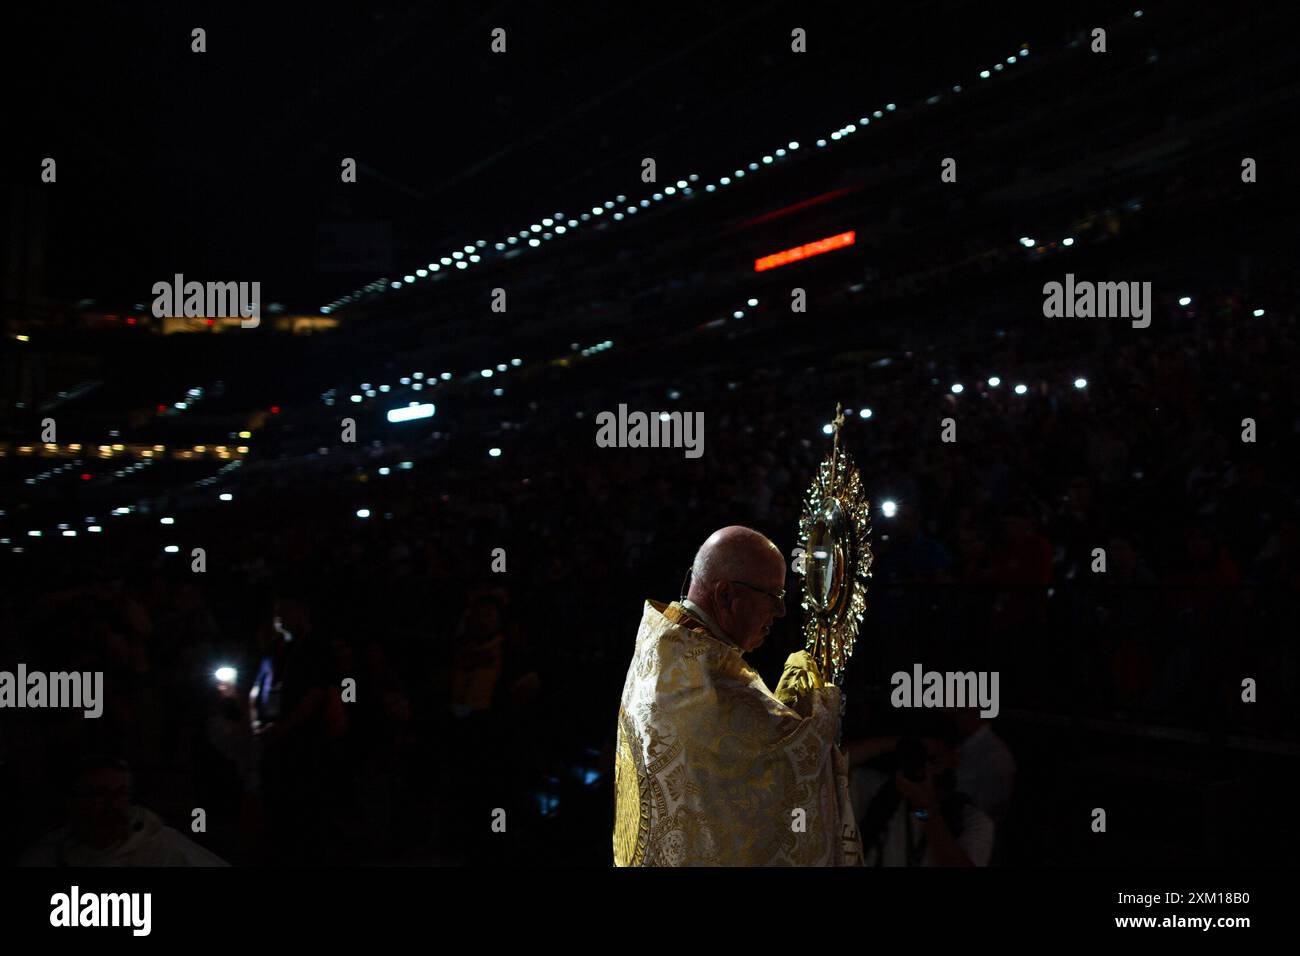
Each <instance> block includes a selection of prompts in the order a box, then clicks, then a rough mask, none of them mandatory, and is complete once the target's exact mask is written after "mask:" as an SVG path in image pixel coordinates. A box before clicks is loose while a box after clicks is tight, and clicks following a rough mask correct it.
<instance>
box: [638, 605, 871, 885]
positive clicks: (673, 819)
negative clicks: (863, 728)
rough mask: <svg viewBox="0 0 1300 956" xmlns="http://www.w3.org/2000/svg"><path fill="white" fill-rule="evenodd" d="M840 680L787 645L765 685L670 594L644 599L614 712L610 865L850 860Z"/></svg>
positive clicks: (856, 856) (852, 839)
mask: <svg viewBox="0 0 1300 956" xmlns="http://www.w3.org/2000/svg"><path fill="white" fill-rule="evenodd" d="M839 723H840V689H839V688H838V687H835V686H834V685H827V684H825V683H824V682H823V681H822V679H821V676H820V675H819V674H818V672H817V668H816V666H815V665H814V664H813V662H812V660H811V658H809V657H808V655H807V654H806V653H804V652H803V651H800V652H799V653H797V654H791V655H790V657H789V659H788V660H787V661H786V668H785V673H784V674H783V675H782V677H781V681H780V683H779V684H778V685H777V689H776V693H775V694H773V693H772V692H771V691H769V690H768V689H767V685H765V684H764V683H763V679H762V678H761V677H760V676H759V675H758V673H757V672H756V671H755V670H754V669H753V668H751V667H750V666H749V665H748V664H747V663H745V660H744V658H743V657H742V656H741V653H740V650H739V649H738V648H736V647H735V646H733V645H731V644H728V643H726V642H725V641H722V640H719V639H718V638H717V637H714V636H713V634H711V633H710V632H709V630H708V628H707V627H706V626H705V625H704V624H703V623H702V622H700V621H698V620H696V619H695V618H693V617H691V615H690V614H689V613H688V612H687V611H686V610H685V609H684V608H683V607H682V606H681V605H680V604H677V603H676V602H674V603H673V604H670V605H667V606H665V605H663V604H661V603H659V602H656V601H647V602H646V605H645V612H644V615H643V616H642V618H641V627H640V629H639V630H638V632H637V638H636V649H635V651H634V652H633V655H632V663H631V666H630V667H629V668H628V672H627V681H626V683H625V684H624V687H623V699H622V702H621V704H620V706H619V714H618V741H617V755H616V758H615V768H614V782H615V791H616V807H615V821H614V864H615V865H616V866H780V865H796V866H854V865H861V863H862V845H861V842H860V840H859V838H858V832H857V826H856V823H855V820H854V815H853V810H852V807H851V804H850V803H849V793H848V777H847V765H846V763H845V759H844V755H843V754H842V753H841V752H840V750H839V748H838V747H837V746H836V745H835V740H836V737H837V734H838V731H839Z"/></svg>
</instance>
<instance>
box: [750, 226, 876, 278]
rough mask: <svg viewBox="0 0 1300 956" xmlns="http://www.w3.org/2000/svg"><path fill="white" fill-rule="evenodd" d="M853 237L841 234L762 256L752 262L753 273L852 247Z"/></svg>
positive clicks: (849, 234)
mask: <svg viewBox="0 0 1300 956" xmlns="http://www.w3.org/2000/svg"><path fill="white" fill-rule="evenodd" d="M854 236H855V234H854V233H853V232H841V233H839V234H838V235H834V236H828V237H826V238H825V239H818V240H817V241H816V242H809V243H806V244H804V245H802V246H795V247H794V248H793V249H785V250H783V251H781V252H776V253H773V254H772V255H770V256H763V258H761V259H755V260H754V271H755V272H765V271H767V270H768V269H775V268H777V267H778V266H783V265H787V264H789V263H791V262H798V261H799V260H800V259H807V258H808V257H810V256H819V255H821V254H822V253H824V252H831V251H833V250H835V249H843V248H844V247H845V246H851V245H853V243H854Z"/></svg>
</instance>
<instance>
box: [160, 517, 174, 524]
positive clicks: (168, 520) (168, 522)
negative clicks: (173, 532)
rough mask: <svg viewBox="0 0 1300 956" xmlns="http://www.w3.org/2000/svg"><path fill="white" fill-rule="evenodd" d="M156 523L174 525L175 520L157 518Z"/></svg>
mask: <svg viewBox="0 0 1300 956" xmlns="http://www.w3.org/2000/svg"><path fill="white" fill-rule="evenodd" d="M158 523H159V524H175V523H176V519H175V518H159V519H158Z"/></svg>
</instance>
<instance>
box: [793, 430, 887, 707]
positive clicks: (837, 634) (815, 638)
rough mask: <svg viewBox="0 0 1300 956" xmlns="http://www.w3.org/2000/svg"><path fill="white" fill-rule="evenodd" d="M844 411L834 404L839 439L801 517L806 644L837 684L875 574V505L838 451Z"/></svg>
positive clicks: (845, 456)
mask: <svg viewBox="0 0 1300 956" xmlns="http://www.w3.org/2000/svg"><path fill="white" fill-rule="evenodd" d="M843 424H844V412H843V410H842V408H841V406H840V405H839V404H837V405H836V406H835V421H834V423H833V428H834V430H835V440H834V442H833V444H832V445H831V453H830V457H829V458H827V459H826V460H825V461H823V462H822V463H821V466H820V467H819V468H818V469H817V475H816V477H815V478H813V482H812V485H811V486H810V487H809V488H808V495H807V497H806V498H805V499H804V506H803V515H802V516H801V517H800V519H799V544H800V546H801V547H802V548H803V560H802V561H801V562H800V564H799V565H797V570H798V571H799V572H800V573H802V574H803V577H804V587H803V605H802V606H803V610H804V625H803V630H804V638H805V647H806V649H807V651H808V653H809V654H810V655H812V658H813V660H815V661H816V662H817V666H818V667H819V668H820V669H821V672H822V676H823V678H825V679H827V680H833V681H834V683H835V684H836V685H839V684H840V683H841V682H842V681H843V679H844V668H845V666H846V665H847V664H848V661H849V656H850V655H851V654H852V653H853V645H854V642H855V641H856V640H857V636H858V627H859V625H861V623H862V615H863V612H864V611H865V610H866V605H867V580H868V579H869V578H870V577H871V562H872V558H873V556H872V553H871V505H870V503H869V502H868V501H867V499H866V496H865V495H864V494H863V491H862V479H861V476H860V475H859V474H858V467H857V465H855V464H854V463H853V460H852V459H851V458H850V457H849V456H848V454H847V453H846V452H844V451H841V450H840V427H841V426H842V425H843Z"/></svg>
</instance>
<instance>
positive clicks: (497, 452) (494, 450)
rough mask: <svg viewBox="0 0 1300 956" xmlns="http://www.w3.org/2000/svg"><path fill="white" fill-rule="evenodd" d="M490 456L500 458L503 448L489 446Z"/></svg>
mask: <svg viewBox="0 0 1300 956" xmlns="http://www.w3.org/2000/svg"><path fill="white" fill-rule="evenodd" d="M488 456H489V457H490V458H500V457H501V449H500V448H489V449H488Z"/></svg>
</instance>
